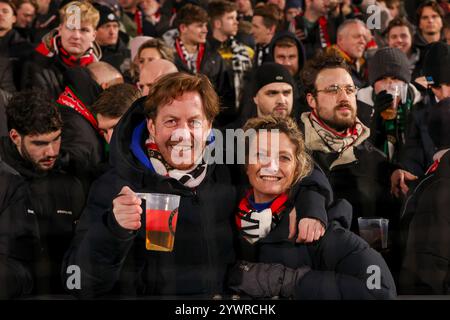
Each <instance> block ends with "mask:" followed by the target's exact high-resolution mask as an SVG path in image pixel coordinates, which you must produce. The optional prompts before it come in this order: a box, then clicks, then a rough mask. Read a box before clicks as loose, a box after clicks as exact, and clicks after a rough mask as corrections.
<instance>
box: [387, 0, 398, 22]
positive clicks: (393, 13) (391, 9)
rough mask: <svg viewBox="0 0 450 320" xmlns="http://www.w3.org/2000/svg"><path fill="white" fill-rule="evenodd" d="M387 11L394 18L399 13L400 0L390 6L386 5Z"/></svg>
mask: <svg viewBox="0 0 450 320" xmlns="http://www.w3.org/2000/svg"><path fill="white" fill-rule="evenodd" d="M388 9H389V13H390V14H391V17H392V18H396V17H398V16H399V14H400V1H396V2H394V3H392V4H391V6H390V7H388Z"/></svg>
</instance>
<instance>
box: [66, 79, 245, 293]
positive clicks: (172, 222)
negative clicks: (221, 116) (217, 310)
mask: <svg viewBox="0 0 450 320" xmlns="http://www.w3.org/2000/svg"><path fill="white" fill-rule="evenodd" d="M218 112H219V103H218V97H217V94H216V93H215V91H214V89H213V87H212V85H211V83H210V82H209V81H208V80H207V78H206V77H205V76H203V75H195V76H193V75H188V74H184V73H173V74H169V75H165V76H164V77H162V78H161V79H160V80H159V81H158V82H156V83H155V84H154V85H153V86H152V87H151V89H150V92H149V94H148V96H147V97H143V98H141V99H139V100H137V101H136V102H135V103H134V104H133V106H132V107H131V108H130V110H129V111H128V112H127V113H126V114H125V115H124V116H123V118H122V119H121V121H120V122H119V124H118V125H117V127H116V129H115V134H114V136H113V138H112V141H111V156H110V161H111V165H112V167H113V169H112V170H111V171H110V172H108V173H106V174H105V175H104V176H102V177H101V178H100V179H99V180H97V181H96V182H95V183H94V185H93V186H92V190H91V194H90V199H89V201H88V204H87V207H86V209H85V212H84V214H83V218H82V219H81V220H80V222H79V224H78V228H77V233H76V236H75V238H74V240H73V242H72V245H71V248H70V250H69V251H68V252H67V255H66V259H65V268H64V269H63V274H64V275H65V276H66V277H67V278H66V282H67V287H68V289H69V291H70V292H71V293H72V294H74V295H76V296H78V297H82V298H90V297H96V296H101V295H105V294H113V295H116V294H117V295H119V297H124V296H126V297H133V296H136V295H195V296H196V297H200V298H211V297H213V296H214V295H215V294H217V293H221V292H222V290H223V288H222V286H223V282H224V276H225V269H226V267H227V265H228V264H230V263H231V262H233V260H234V250H233V243H232V242H233V235H232V229H231V219H230V217H231V213H232V212H233V210H234V208H235V204H236V201H237V199H236V192H235V190H234V188H233V187H232V185H231V183H230V181H229V180H230V179H229V174H228V171H227V169H226V168H225V167H224V165H219V164H207V163H206V162H205V159H204V157H203V155H204V154H205V153H206V154H209V153H207V152H208V148H211V147H212V145H213V144H214V143H213V141H214V137H213V135H212V134H211V127H212V121H213V119H214V117H215V116H216V115H217V113H218ZM137 193H138V194H137ZM142 193H144V194H142ZM161 194H163V195H161ZM138 196H140V197H138ZM158 197H159V200H155V199H156V198H158ZM141 199H145V200H146V201H145V202H144V201H143V200H141ZM161 199H162V200H161ZM172 200H173V201H172ZM158 201H159V202H158ZM169 202H171V204H169ZM157 203H159V204H157ZM144 207H145V209H146V211H147V212H146V215H143V214H142V213H143V208H144ZM178 209H179V210H178ZM144 224H146V225H145V228H143V227H144ZM141 226H142V228H141ZM149 228H153V229H149ZM152 232H156V238H157V239H156V238H155V237H153V238H151V233H152ZM175 232H176V236H175ZM146 234H147V238H146ZM153 235H154V236H155V233H153ZM155 239H156V240H155ZM165 251H170V252H165ZM72 265H76V266H78V267H79V269H80V285H79V286H78V287H77V286H70V280H71V278H70V276H71V273H70V272H68V271H67V270H69V269H68V268H69V267H70V266H72ZM70 289H71V290H70Z"/></svg>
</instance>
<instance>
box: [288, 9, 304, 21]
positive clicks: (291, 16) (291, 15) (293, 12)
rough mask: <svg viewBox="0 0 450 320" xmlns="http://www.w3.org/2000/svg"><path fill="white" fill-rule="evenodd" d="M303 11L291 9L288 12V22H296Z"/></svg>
mask: <svg viewBox="0 0 450 320" xmlns="http://www.w3.org/2000/svg"><path fill="white" fill-rule="evenodd" d="M301 12H302V11H301V10H300V8H289V9H287V10H286V21H288V22H290V21H292V20H294V18H295V17H296V16H298V15H299V14H300V13H301Z"/></svg>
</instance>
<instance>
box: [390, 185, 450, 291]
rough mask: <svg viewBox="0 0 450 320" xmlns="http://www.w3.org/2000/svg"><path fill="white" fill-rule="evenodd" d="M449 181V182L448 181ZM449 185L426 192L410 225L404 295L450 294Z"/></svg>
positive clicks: (402, 274)
mask: <svg viewBox="0 0 450 320" xmlns="http://www.w3.org/2000/svg"><path fill="white" fill-rule="evenodd" d="M447 181H448V180H447ZM449 188H450V186H449V183H448V182H441V183H436V184H434V185H433V186H432V187H431V188H429V189H427V190H425V191H424V193H423V194H422V195H421V196H420V199H421V200H426V201H419V203H418V205H417V210H416V212H415V214H414V216H413V218H412V220H411V223H410V225H409V232H408V239H407V241H406V248H405V254H404V260H403V263H402V268H401V271H400V281H399V282H400V289H401V293H402V294H448V292H447V290H448V289H447V286H448V284H447V283H446V282H447V281H448V279H447V277H448V270H449V268H448V266H449V261H450V249H449V246H448V244H449V243H450V232H449V230H448V226H449V223H450V219H449V216H448V210H449V208H450V198H449V196H448V190H449Z"/></svg>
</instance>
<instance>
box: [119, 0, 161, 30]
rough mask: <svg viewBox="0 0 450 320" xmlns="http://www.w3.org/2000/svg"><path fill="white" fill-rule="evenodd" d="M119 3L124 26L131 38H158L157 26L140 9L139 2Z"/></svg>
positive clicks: (129, 0)
mask: <svg viewBox="0 0 450 320" xmlns="http://www.w3.org/2000/svg"><path fill="white" fill-rule="evenodd" d="M118 2H119V5H120V8H121V9H122V16H121V21H122V24H123V25H124V27H125V32H126V33H127V34H128V35H129V36H130V37H132V38H134V37H136V36H150V37H156V36H157V32H156V29H155V26H154V25H153V23H152V22H150V21H149V20H148V19H146V17H145V13H144V11H143V10H142V9H141V8H140V7H139V1H138V0H119V1H118Z"/></svg>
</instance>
